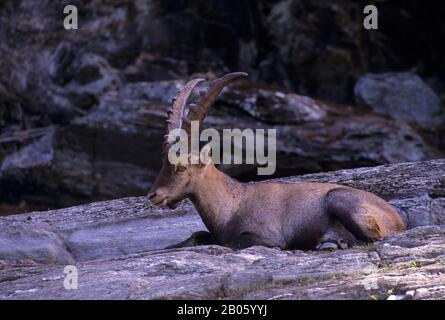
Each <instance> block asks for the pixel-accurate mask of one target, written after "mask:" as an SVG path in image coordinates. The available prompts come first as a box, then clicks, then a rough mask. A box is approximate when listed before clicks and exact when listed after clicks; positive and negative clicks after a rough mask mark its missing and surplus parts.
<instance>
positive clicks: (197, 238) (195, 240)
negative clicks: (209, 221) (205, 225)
mask: <svg viewBox="0 0 445 320" xmlns="http://www.w3.org/2000/svg"><path fill="white" fill-rule="evenodd" d="M207 244H217V243H216V242H215V241H214V239H213V236H212V234H211V233H210V232H208V231H198V232H195V233H193V234H192V235H191V236H190V237H189V238H187V239H186V240H184V241H182V242H180V243H177V244H173V245H171V246H168V247H166V248H165V249H175V248H184V247H195V246H203V245H207Z"/></svg>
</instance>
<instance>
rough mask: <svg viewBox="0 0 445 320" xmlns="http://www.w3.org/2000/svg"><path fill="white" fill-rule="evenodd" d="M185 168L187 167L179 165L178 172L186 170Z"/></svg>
mask: <svg viewBox="0 0 445 320" xmlns="http://www.w3.org/2000/svg"><path fill="white" fill-rule="evenodd" d="M185 170H187V167H184V166H178V167H177V168H176V171H178V172H184V171H185Z"/></svg>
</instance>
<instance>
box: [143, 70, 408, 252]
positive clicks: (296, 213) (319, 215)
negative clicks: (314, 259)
mask: <svg viewBox="0 0 445 320" xmlns="http://www.w3.org/2000/svg"><path fill="white" fill-rule="evenodd" d="M243 76H247V74H246V73H243V72H235V73H230V74H227V75H225V76H223V77H221V78H219V79H216V80H214V81H212V82H210V83H209V85H208V87H207V90H206V91H204V92H202V94H201V97H200V99H199V101H198V103H197V104H196V105H187V108H186V104H187V100H188V98H189V96H190V94H191V93H192V91H193V89H194V88H195V87H196V86H197V85H198V84H199V83H201V82H203V81H204V80H203V79H194V80H191V81H189V82H188V83H187V84H186V85H185V86H184V87H183V88H182V89H181V90H180V91H179V94H178V95H177V96H176V98H175V99H174V102H173V105H172V108H171V109H170V110H169V111H168V113H167V115H168V119H167V135H166V139H165V141H164V144H163V156H162V168H161V171H160V173H159V175H158V177H157V179H156V181H155V183H154V185H153V188H152V190H151V192H150V193H149V194H148V197H149V199H150V200H151V202H152V203H153V204H155V205H158V206H161V207H169V208H174V207H175V206H176V205H177V204H178V203H179V201H181V200H183V199H186V198H188V199H190V200H191V201H192V203H193V204H194V205H195V207H196V209H197V211H198V213H199V215H200V216H201V218H202V220H203V222H204V224H205V226H206V227H207V229H208V231H199V232H196V233H194V234H192V235H191V236H190V238H188V239H186V240H185V241H183V242H181V243H179V244H175V245H172V246H169V247H168V248H178V247H185V246H194V245H203V244H219V245H223V246H228V247H231V248H245V247H249V246H254V245H262V246H267V247H279V248H281V249H322V250H323V249H337V248H342V249H343V248H348V247H350V246H353V245H355V244H359V243H364V242H371V241H375V240H380V239H382V238H383V237H385V236H389V235H392V234H395V233H398V232H401V231H403V230H405V225H404V223H403V221H402V220H401V218H400V216H399V215H398V213H397V212H396V211H395V210H394V208H392V207H391V205H390V204H388V203H387V202H386V201H385V200H383V199H382V198H380V197H378V196H377V195H375V194H372V193H369V192H366V191H363V190H358V189H354V188H351V187H348V186H342V185H338V184H331V183H311V182H307V183H306V182H305V183H277V182H268V181H265V182H256V183H240V182H238V181H236V180H235V179H232V178H231V177H229V176H227V175H226V174H224V173H223V172H221V171H219V170H218V169H217V168H216V167H215V165H214V163H213V161H212V157H211V152H212V148H211V145H210V144H207V145H205V146H204V147H203V148H202V149H201V150H200V156H198V157H197V156H196V154H193V153H185V154H183V155H182V156H183V158H182V160H183V161H177V163H174V164H173V163H171V162H170V161H169V156H168V155H169V153H170V152H169V151H170V149H171V148H175V147H174V146H175V144H176V143H177V142H176V140H175V139H171V136H169V133H171V132H172V130H174V129H183V130H184V131H185V133H183V134H186V135H187V136H188V137H189V139H188V141H189V142H190V141H191V139H190V135H191V134H192V130H191V126H192V122H193V121H196V122H197V123H198V124H199V125H200V124H202V121H203V120H204V118H205V116H206V115H207V113H208V110H209V108H210V106H211V105H212V104H213V102H214V101H215V99H216V98H217V96H218V94H219V93H220V92H221V90H222V89H223V88H224V87H225V86H226V85H227V84H229V83H230V82H232V81H233V80H235V79H238V78H240V77H243ZM169 137H170V138H169ZM173 150H174V149H173ZM172 153H176V151H175V152H172ZM201 155H203V157H202V158H201ZM179 156H181V153H179ZM185 158H187V159H185ZM202 159H206V160H207V161H202ZM185 160H187V161H185Z"/></svg>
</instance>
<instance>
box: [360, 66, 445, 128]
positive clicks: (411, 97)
mask: <svg viewBox="0 0 445 320" xmlns="http://www.w3.org/2000/svg"><path fill="white" fill-rule="evenodd" d="M354 94H355V97H356V99H357V101H358V102H359V103H362V104H366V105H368V106H370V107H372V109H373V110H374V111H376V112H379V113H382V114H387V115H390V116H391V117H393V118H394V119H401V120H405V121H407V122H410V123H415V124H417V125H419V126H421V127H423V128H427V129H430V128H431V127H437V126H439V125H441V124H443V123H444V120H445V116H444V115H443V114H441V109H440V101H439V97H438V96H437V95H436V94H435V93H434V92H433V90H432V89H431V88H430V87H429V86H428V85H427V84H426V83H425V82H423V81H422V79H420V78H419V77H418V76H417V75H415V74H413V73H408V72H405V73H382V74H366V75H364V76H362V77H361V78H360V79H359V80H358V81H357V83H356V85H355V88H354Z"/></svg>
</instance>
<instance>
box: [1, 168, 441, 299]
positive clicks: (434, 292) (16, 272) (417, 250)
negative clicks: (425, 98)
mask: <svg viewBox="0 0 445 320" xmlns="http://www.w3.org/2000/svg"><path fill="white" fill-rule="evenodd" d="M444 165H445V161H444V160H437V161H427V162H416V163H405V164H398V165H389V166H380V167H375V168H362V169H354V170H341V171H336V172H332V173H325V174H315V175H306V176H299V177H291V178H288V179H284V180H281V181H283V182H287V183H298V181H316V182H336V183H343V184H345V185H350V186H354V187H360V188H363V189H365V190H369V191H373V192H376V193H377V194H379V195H380V196H382V197H384V198H385V199H387V200H389V202H390V203H391V204H392V205H393V206H394V207H395V208H396V209H397V210H398V211H399V212H400V214H401V216H402V218H403V219H404V221H405V222H406V224H407V226H408V228H410V229H409V230H408V231H406V232H404V233H402V234H399V235H397V236H394V237H391V238H387V239H384V240H382V241H379V242H376V243H374V244H369V245H367V246H357V247H355V248H352V249H348V250H340V251H335V252H315V251H299V250H295V251H282V250H279V249H276V248H265V247H252V248H248V249H244V250H238V251H233V250H231V249H228V248H225V247H220V246H201V247H193V248H182V249H172V250H163V249H162V248H164V247H165V246H168V245H171V244H174V243H176V242H179V241H182V240H184V239H185V238H186V237H188V236H190V234H191V233H192V232H194V231H198V230H203V229H205V227H204V226H203V224H202V222H201V219H200V218H199V216H198V215H197V214H196V212H195V209H194V208H193V206H191V204H190V203H189V202H184V203H183V204H182V205H180V206H179V207H178V208H177V209H175V210H162V209H157V208H154V207H152V206H151V205H150V204H149V203H148V202H147V201H146V199H144V198H124V199H119V200H112V201H106V202H97V203H91V204H88V205H83V206H78V207H72V208H67V209H61V210H55V211H47V212H33V213H27V214H22V215H17V216H8V217H3V218H0V284H1V285H0V299H198V298H201V299H444V298H445V287H444V283H445V228H444V227H445V214H444V213H445V175H444V171H443V167H444ZM66 265H74V266H76V267H77V268H78V274H79V278H78V289H77V290H66V289H64V287H63V285H64V277H65V274H64V273H63V272H64V267H65V266H66Z"/></svg>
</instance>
